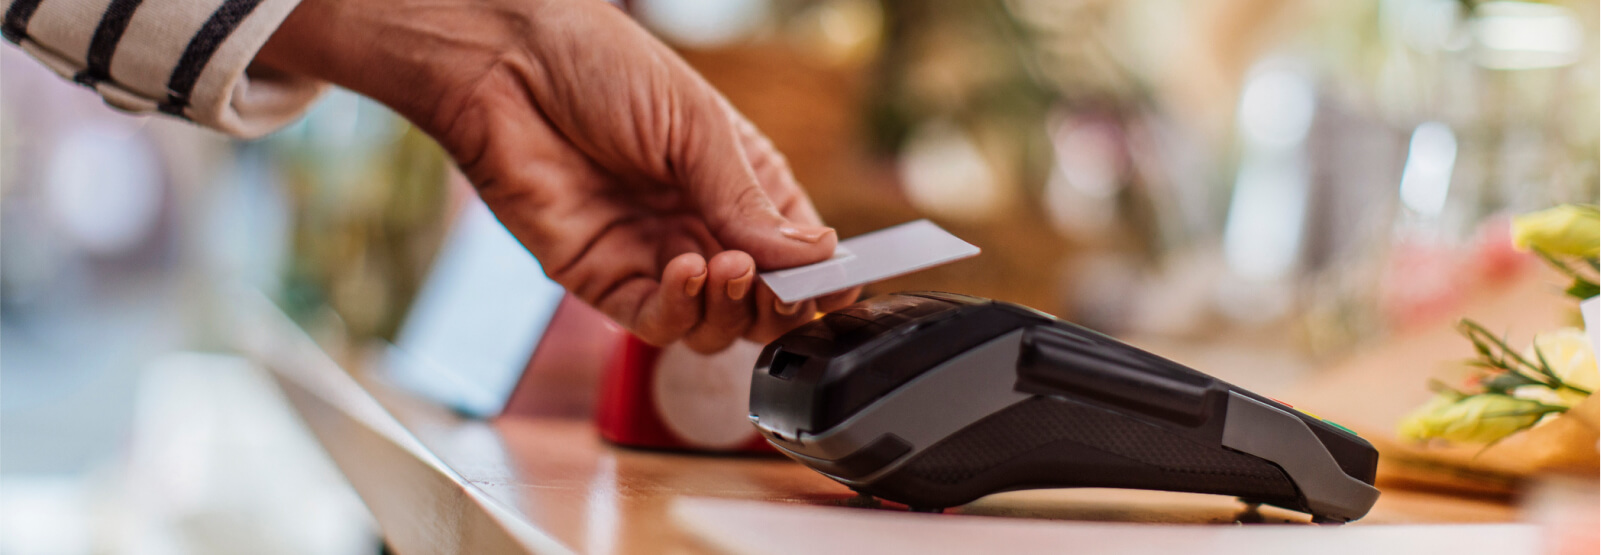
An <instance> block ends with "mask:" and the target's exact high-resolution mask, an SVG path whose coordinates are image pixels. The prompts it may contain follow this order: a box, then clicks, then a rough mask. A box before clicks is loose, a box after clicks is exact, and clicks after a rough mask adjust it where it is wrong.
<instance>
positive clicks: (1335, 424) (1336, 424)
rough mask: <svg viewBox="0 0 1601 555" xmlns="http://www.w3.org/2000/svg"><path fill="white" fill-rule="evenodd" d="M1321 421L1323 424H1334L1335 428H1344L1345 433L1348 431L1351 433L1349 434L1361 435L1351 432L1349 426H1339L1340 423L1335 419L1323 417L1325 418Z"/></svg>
mask: <svg viewBox="0 0 1601 555" xmlns="http://www.w3.org/2000/svg"><path fill="white" fill-rule="evenodd" d="M1323 423H1324V424H1328V425H1330V426H1334V427H1336V428H1339V429H1341V430H1345V433H1348V434H1351V435H1354V436H1356V437H1362V436H1361V435H1359V434H1357V433H1356V432H1353V431H1351V429H1350V428H1347V427H1345V426H1341V425H1340V424H1339V423H1338V422H1335V421H1333V420H1327V419H1325V420H1323Z"/></svg>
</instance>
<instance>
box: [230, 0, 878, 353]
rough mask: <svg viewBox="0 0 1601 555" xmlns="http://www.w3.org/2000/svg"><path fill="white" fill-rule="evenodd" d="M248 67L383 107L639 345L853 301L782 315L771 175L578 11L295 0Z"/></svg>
mask: <svg viewBox="0 0 1601 555" xmlns="http://www.w3.org/2000/svg"><path fill="white" fill-rule="evenodd" d="M256 64H257V65H260V66H266V67H267V68H270V69H273V70H277V71H289V72H296V73H301V74H305V75H310V76H313V77H317V78H320V79H324V80H327V81H330V82H333V83H335V84H339V85H342V86H345V87H347V88H350V89H352V90H354V91H357V92H360V93H362V94H366V95H368V96H371V97H373V98H374V99H377V100H378V101H380V102H383V103H385V104H387V105H389V106H390V107H392V108H394V109H395V110H396V111H398V112H399V113H400V114H401V115H403V116H405V117H406V118H408V119H410V120H411V121H412V122H414V123H416V124H417V125H418V126H419V127H420V128H422V129H423V130H424V131H426V132H428V133H429V134H430V135H431V136H433V137H434V138H435V139H436V140H438V141H439V142H440V144H441V145H443V146H444V147H445V149H446V150H447V151H448V152H449V153H450V155H451V156H452V157H453V158H454V159H455V160H456V163H457V164H458V165H459V166H460V167H461V169H462V170H463V171H464V172H465V173H466V175H467V176H468V178H469V179H470V180H471V181H472V182H473V184H474V186H475V187H477V189H478V192H479V194H480V196H482V198H483V199H484V201H485V202H486V203H487V204H488V205H489V207H490V209H492V210H493V211H494V212H495V214H496V216H497V217H499V218H500V221H501V222H502V223H504V224H505V225H506V227H507V229H509V230H511V232H512V234H513V235H515V236H516V237H517V238H518V240H520V241H521V242H522V243H523V245H524V246H526V247H527V248H528V250H529V251H530V252H531V253H533V255H534V256H535V257H536V258H538V259H539V261H540V263H541V264H542V265H543V267H544V269H545V272H546V274H547V275H549V276H550V277H551V278H552V279H554V280H556V281H557V282H558V283H561V284H562V285H563V286H564V287H566V288H567V289H568V290H569V291H572V292H573V293H574V294H576V295H577V296H579V297H580V298H582V299H584V300H585V301H586V302H588V303H590V304H591V305H593V306H595V307H596V308H598V309H600V310H601V311H602V312H604V313H606V314H607V315H608V316H610V317H611V318H612V319H614V320H616V321H617V322H618V323H619V324H622V325H623V326H624V327H626V328H628V329H629V330H631V331H633V332H634V333H636V334H638V335H639V336H640V337H641V338H643V339H645V340H646V341H649V342H651V343H654V344H658V345H661V344H666V343H669V342H672V341H675V340H679V339H682V340H684V341H685V342H686V343H688V345H689V346H691V347H693V348H695V349H696V350H700V351H703V352H711V351H716V350H720V349H722V348H723V347H725V346H727V345H728V344H729V343H730V342H732V341H733V340H734V339H736V338H738V337H742V336H743V337H747V338H750V339H752V340H755V341H761V342H765V341H768V340H770V339H772V338H773V337H776V336H777V335H779V334H781V333H783V332H784V331H787V330H788V329H790V328H793V327H794V326H797V325H799V324H801V323H804V322H806V321H807V320H809V319H811V317H812V314H813V313H814V311H816V310H825V311H827V310H833V309H835V308H838V307H840V306H843V305H845V304H848V303H849V302H851V301H852V300H854V299H855V297H856V295H857V294H858V293H859V291H857V290H851V291H846V292H842V293H839V294H835V295H831V296H829V297H826V298H823V299H819V300H817V301H816V302H813V301H806V302H803V303H798V305H784V304H781V303H779V302H778V301H777V299H776V297H774V296H773V294H772V292H771V291H769V290H768V289H767V288H766V287H765V286H763V285H761V284H760V283H759V281H758V280H757V279H756V273H757V272H758V268H760V269H762V270H770V269H778V268H786V267H791V266H798V265H802V264H808V263H812V262H817V261H820V260H824V259H826V258H828V257H829V256H831V255H832V253H833V251H834V246H835V244H836V243H837V237H836V235H835V233H834V230H833V229H830V228H827V227H823V226H822V225H821V223H822V222H821V220H820V219H819V218H818V216H817V212H816V210H815V209H814V208H813V207H812V204H811V201H810V199H808V198H807V196H806V193H805V191H803V190H802V189H801V187H800V185H799V184H798V183H796V181H795V179H794V176H793V175H791V173H790V170H789V167H788V165H787V162H786V161H785V160H784V158H783V156H782V155H780V154H779V153H778V152H777V151H776V150H775V149H774V148H773V145H772V144H771V143H770V142H769V141H768V140H767V139H766V138H765V137H764V136H762V135H761V133H760V132H759V131H757V130H756V128H755V127H754V126H753V125H751V124H750V122H748V121H746V119H745V118H744V117H743V116H741V115H740V114H739V113H738V112H737V111H735V110H734V109H733V107H732V106H730V105H729V104H728V102H727V101H726V100H725V99H723V97H722V96H721V95H720V94H718V93H717V91H716V90H714V89H713V88H712V87H711V86H710V85H709V84H707V83H706V82H705V80H703V79H702V78H701V77H700V75H698V74H697V73H695V71H694V70H693V69H691V68H690V67H689V66H688V65H687V64H685V63H684V61H683V60H682V59H680V58H679V57H678V56H677V55H676V54H675V53H673V52H672V51H671V50H670V49H668V48H667V47H666V46H665V45H663V44H662V43H660V42H659V41H657V40H655V39H654V38H653V37H651V36H650V35H649V34H648V33H647V32H645V31H644V30H643V29H641V28H640V27H639V26H638V25H636V24H635V23H634V22H633V21H632V20H630V19H629V18H628V16H627V15H626V14H624V13H622V12H621V11H619V10H617V9H616V8H614V7H612V6H611V5H609V4H606V3H603V2H600V1H598V0H433V1H428V0H302V2H301V4H300V6H299V7H298V8H296V9H295V11H294V12H293V13H292V14H290V16H289V18H288V19H287V20H285V21H284V23H283V25H282V26H280V27H279V29H278V31H277V32H276V33H275V34H274V35H273V37H272V38H271V39H270V40H269V41H268V43H267V45H266V46H265V47H263V48H262V50H261V52H260V53H259V54H258V55H257V58H256Z"/></svg>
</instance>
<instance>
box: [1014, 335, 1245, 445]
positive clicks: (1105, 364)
mask: <svg viewBox="0 0 1601 555" xmlns="http://www.w3.org/2000/svg"><path fill="white" fill-rule="evenodd" d="M1017 380H1018V385H1017V389H1018V391H1023V392H1026V393H1033V394H1037V395H1076V396H1082V397H1089V398H1093V399H1096V400H1097V401H1101V402H1104V403H1107V404H1111V405H1114V406H1118V407H1121V408H1124V409H1127V410H1130V411H1134V412H1137V413H1140V414H1147V415H1150V416H1152V417H1155V418H1160V419H1162V420H1166V421H1169V422H1173V423H1175V424H1180V425H1184V426H1199V425H1201V424H1203V423H1205V422H1206V420H1207V418H1208V416H1209V415H1210V414H1211V413H1212V412H1213V410H1214V407H1216V406H1217V403H1215V402H1214V399H1216V398H1217V395H1220V394H1222V393H1223V392H1226V391H1227V388H1226V386H1225V385H1223V384H1222V382H1219V381H1218V380H1216V379H1214V378H1212V377H1210V376H1207V375H1205V374H1202V373H1200V372H1196V371H1194V370H1190V369H1188V368H1185V367H1183V366H1180V365H1178V364H1176V363H1173V362H1169V361H1167V360H1165V359H1162V358H1158V357H1156V356H1155V355H1151V354H1149V353H1146V352H1144V351H1140V350H1138V349H1135V348H1133V347H1129V346H1126V345H1123V344H1122V343H1119V342H1115V341H1097V340H1096V339H1095V337H1094V335H1092V334H1084V335H1079V334H1073V333H1070V332H1068V331H1065V330H1061V329H1058V328H1055V327H1051V326H1035V327H1033V328H1030V329H1029V330H1028V331H1027V332H1025V333H1024V335H1023V345H1022V350H1021V352H1020V353H1019V355H1018V362H1017Z"/></svg>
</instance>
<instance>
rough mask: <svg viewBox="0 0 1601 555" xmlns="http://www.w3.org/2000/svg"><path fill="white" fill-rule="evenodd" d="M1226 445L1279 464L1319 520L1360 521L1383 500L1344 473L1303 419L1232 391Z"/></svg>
mask: <svg viewBox="0 0 1601 555" xmlns="http://www.w3.org/2000/svg"><path fill="white" fill-rule="evenodd" d="M1223 445H1224V446H1225V447H1229V448H1231V449H1234V450H1236V451H1240V452H1243V453H1248V454H1251V455H1255V456H1258V457H1261V458H1263V459H1267V460H1268V461H1270V462H1272V463H1273V464H1277V465H1279V468H1282V469H1284V473H1285V474H1288V475H1289V476H1290V479H1291V480H1293V481H1295V487H1296V488H1298V489H1300V490H1301V495H1302V496H1304V497H1305V498H1306V505H1307V508H1309V509H1311V510H1312V514H1313V515H1315V516H1320V517H1325V518H1330V519H1334V520H1344V521H1350V520H1356V519H1359V518H1362V516H1363V515H1366V514H1367V513H1368V510H1369V509H1372V508H1373V503H1374V502H1376V501H1378V499H1379V490H1377V489H1374V487H1373V486H1370V485H1368V484H1367V483H1365V482H1363V481H1361V480H1358V479H1356V478H1352V477H1351V476H1350V475H1348V474H1346V473H1345V471H1344V470H1341V469H1340V464H1339V462H1337V461H1335V460H1334V455H1331V454H1329V451H1328V448H1326V447H1324V446H1323V442H1322V441H1319V440H1318V438H1317V436H1316V435H1314V434H1313V432H1312V429H1311V428H1309V427H1307V425H1306V423H1305V422H1302V421H1301V419H1300V418H1299V417H1296V416H1295V415H1293V414H1290V413H1288V412H1284V411H1282V410H1279V409H1276V408H1273V407H1270V406H1268V405H1266V404H1264V403H1262V402H1260V401H1257V400H1255V399H1252V398H1250V397H1246V396H1243V395H1240V394H1239V393H1236V392H1232V391H1231V392H1229V412H1228V420H1227V421H1226V422H1225V423H1224V425H1223Z"/></svg>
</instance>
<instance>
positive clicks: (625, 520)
mask: <svg viewBox="0 0 1601 555" xmlns="http://www.w3.org/2000/svg"><path fill="white" fill-rule="evenodd" d="M273 318H277V319H278V320H274V321H271V322H266V321H264V322H263V324H264V325H262V326H258V327H256V328H255V329H257V330H260V331H259V333H255V334H253V339H250V340H248V341H247V343H248V345H247V346H246V350H247V351H251V352H253V353H254V355H255V358H256V359H257V360H258V361H260V362H262V363H263V364H264V365H265V366H267V367H268V368H269V369H271V370H272V372H273V374H274V376H275V378H276V379H277V380H278V382H279V384H280V386H281V387H282V388H283V390H284V392H285V394H286V396H287V398H288V399H289V400H290V402H291V404H292V405H294V407H295V409H296V411H297V412H298V413H299V414H300V415H301V417H302V418H303V419H304V420H305V421H306V423H307V424H308V427H309V428H310V429H311V430H312V432H313V433H314V434H315V435H316V436H317V438H318V440H319V442H320V443H321V444H322V445H323V446H324V447H325V448H326V449H327V450H328V451H329V453H330V454H331V455H332V457H333V459H334V460H335V462H336V463H337V464H338V465H339V467H340V469H341V470H342V471H343V472H344V474H345V475H346V477H347V478H348V479H349V480H350V481H351V483H352V484H353V485H354V487H355V488H356V490H357V492H358V493H360V494H361V496H362V498H363V500H364V501H365V502H366V504H367V505H368V507H369V508H370V509H371V510H372V511H373V514H374V516H375V518H376V519H377V521H378V523H379V525H380V526H381V527H382V529H383V530H384V534H385V538H386V540H387V541H388V542H389V543H390V544H391V546H393V547H394V548H395V549H396V550H397V551H398V552H400V553H452V552H454V553H525V552H558V553H559V552H582V553H641V552H649V553H659V552H701V551H736V552H815V551H826V550H832V549H837V548H840V547H841V546H844V547H859V548H861V549H863V550H873V551H882V550H886V549H888V550H895V548H897V547H913V546H918V547H919V548H920V549H927V548H933V550H935V551H940V550H942V549H943V550H946V551H966V550H969V549H973V548H976V547H979V546H990V545H996V544H994V543H993V542H997V541H999V542H1001V545H1006V544H1008V543H1010V546H1011V547H1012V548H1014V550H1017V551H1029V550H1031V548H1032V549H1036V550H1045V551H1050V550H1055V549H1060V548H1061V547H1063V546H1062V544H1061V543H1060V542H1063V541H1068V542H1090V543H1088V544H1084V545H1083V546H1082V547H1086V548H1099V549H1100V550H1110V551H1124V550H1128V549H1130V548H1135V547H1143V548H1148V549H1135V550H1136V551H1140V550H1150V549H1155V548H1156V547H1159V546H1160V545H1166V544H1164V543H1163V542H1161V541H1156V540H1157V539H1160V538H1167V540H1166V541H1170V542H1176V543H1178V544H1182V545H1186V546H1191V547H1194V548H1195V550H1196V551H1199V552H1207V551H1219V552H1221V551H1230V552H1240V551H1245V552H1251V551H1257V552H1266V551H1271V550H1274V549H1281V548H1283V547H1286V546H1293V545H1305V544H1306V542H1307V541H1308V539H1309V538H1326V540H1321V541H1322V542H1323V543H1322V544H1323V545H1325V546H1326V547H1329V548H1330V549H1334V548H1338V549H1339V550H1341V551H1345V550H1348V549H1359V548H1373V547H1383V546H1388V547H1390V548H1392V550H1396V551H1400V550H1403V548H1404V547H1405V546H1407V545H1412V544H1417V543H1419V542H1422V543H1426V544H1427V545H1433V546H1435V547H1442V546H1443V545H1445V544H1441V543H1440V542H1442V541H1446V542H1450V543H1453V544H1461V545H1463V546H1466V547H1488V546H1492V545H1494V546H1503V547H1506V548H1510V549H1512V551H1527V550H1528V549H1529V546H1530V545H1533V543H1528V542H1532V541H1533V540H1532V538H1533V537H1534V536H1535V533H1536V532H1537V531H1538V530H1537V529H1534V528H1533V527H1532V526H1527V525H1516V524H1510V525H1496V523H1514V522H1516V521H1517V520H1518V518H1519V513H1518V511H1517V509H1516V507H1514V506H1513V505H1511V504H1509V503H1508V502H1507V500H1506V499H1504V498H1497V497H1494V496H1484V497H1478V498H1474V497H1461V496H1452V495H1446V494H1441V493H1430V492H1425V491H1408V490H1386V491H1384V494H1383V496H1382V497H1380V499H1379V501H1378V504H1377V505H1376V506H1375V507H1374V508H1373V510H1372V512H1371V513H1369V515H1368V516H1367V517H1366V518H1364V519H1362V520H1360V521H1358V522H1355V523H1352V524H1349V525H1346V526H1316V525H1311V524H1309V523H1308V520H1309V519H1308V517H1307V516H1306V515H1303V514H1300V513H1295V512H1292V511H1287V510H1282V509H1278V508H1274V507H1261V508H1260V509H1257V510H1252V509H1249V508H1247V507H1246V506H1245V505H1244V504H1242V503H1240V502H1239V501H1238V500H1236V499H1233V498H1230V497H1223V496H1210V495H1194V494H1178V493H1167V492H1150V491H1127V490H1104V489H1080V490H1044V491H1025V492H1012V493H1006V494H999V495H993V496H990V497H986V498H984V499H981V500H979V501H977V502H975V503H972V504H970V505H966V506H962V507H957V508H953V509H950V510H948V511H947V512H946V513H945V514H913V513H909V512H907V511H906V509H905V508H904V507H902V506H899V505H896V504H893V503H889V502H878V501H873V500H868V499H863V498H858V497H855V495H854V494H853V493H852V492H851V491H850V490H848V489H847V488H845V487H844V486H842V485H840V484H837V483H835V482H833V481H831V480H829V479H827V478H824V477H823V476H821V475H819V474H816V473H813V472H812V471H810V470H808V469H806V468H804V467H802V466H800V465H798V464H795V463H793V462H790V461H788V460H787V459H784V458H782V457H778V456H712V455H702V454H691V453H677V452H661V451H649V450H638V449H631V448H623V447H618V446H615V445H611V444H608V443H606V442H604V441H603V440H601V439H600V437H599V435H598V434H597V432H596V430H595V429H594V426H593V425H592V424H591V423H589V422H588V421H586V420H581V419H559V418H501V419H498V420H491V421H484V420H475V419H468V418H464V417H462V416H459V415H458V414H456V413H454V412H452V411H450V410H448V409H446V408H444V407H441V406H438V405H436V404H433V403H431V402H429V401H425V400H422V399H420V398H417V397H414V396H412V395H410V394H408V393H406V392H403V391H401V390H399V389H397V388H395V387H392V386H390V385H388V384H386V383H385V382H383V381H381V380H376V379H372V378H369V377H366V374H365V373H362V372H357V373H355V375H354V376H355V377H353V376H352V374H351V373H349V372H347V371H346V370H345V369H344V368H341V367H340V366H339V365H338V364H336V363H335V362H334V361H333V359H332V358H330V357H328V356H327V355H326V354H324V353H323V352H322V351H321V350H319V349H317V348H316V344H315V343H314V342H312V340H311V339H310V338H308V337H306V336H305V335H304V334H303V333H299V330H298V329H295V328H292V327H285V326H292V324H289V323H288V321H287V319H282V316H281V315H277V316H272V317H268V320H272V319H273ZM269 330H276V331H269ZM1381 489H1383V488H1382V484H1381ZM1131 523H1139V524H1131ZM1432 524H1472V525H1473V526H1466V527H1464V526H1443V527H1442V526H1419V525H1432ZM851 530H855V531H854V532H852V531H851ZM842 533H843V534H848V535H849V537H848V538H847V539H846V540H839V538H837V537H836V536H838V535H839V534H842ZM826 538H832V539H829V540H828V541H824V540H825V539H826ZM1007 538H1010V540H1008V539H1007ZM1398 538H1399V539H1398ZM811 540H816V541H817V542H818V543H813V542H812V541H811ZM829 541H834V542H838V541H846V543H843V544H840V543H832V544H831V543H828V542H829ZM920 542H921V543H920ZM964 542H965V543H964ZM1153 542H1154V543H1153ZM1242 542H1243V543H1245V544H1249V545H1246V546H1244V548H1242V549H1236V548H1235V547H1240V546H1238V545H1236V544H1241V543H1242ZM1208 545H1210V546H1212V549H1207V546H1208ZM1518 546H1521V547H1522V549H1518V548H1517V547H1518ZM1170 547H1171V545H1170ZM1251 547H1254V548H1251ZM1094 550H1095V549H1091V551H1094Z"/></svg>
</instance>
